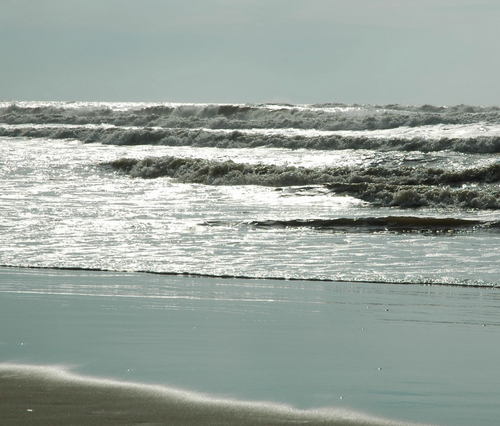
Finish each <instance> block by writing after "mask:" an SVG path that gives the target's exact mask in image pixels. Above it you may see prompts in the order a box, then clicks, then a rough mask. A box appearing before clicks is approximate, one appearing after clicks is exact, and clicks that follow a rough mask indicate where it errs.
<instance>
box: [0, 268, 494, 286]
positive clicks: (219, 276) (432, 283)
mask: <svg viewBox="0 0 500 426" xmlns="http://www.w3.org/2000/svg"><path fill="white" fill-rule="evenodd" d="M0 268H10V269H35V270H37V269H38V270H52V271H74V272H78V271H82V272H105V273H134V274H149V275H162V276H174V277H186V278H213V279H234V280H262V281H265V280H269V281H311V282H324V283H352V284H387V285H419V286H442V287H464V288H495V289H500V284H494V283H484V284H481V283H471V284H466V283H453V282H451V283H447V282H439V281H426V282H418V281H408V280H407V281H404V280H401V281H384V280H356V279H342V278H315V277H311V278H298V277H274V276H263V277H259V276H251V275H231V274H206V273H200V272H176V271H148V270H140V269H139V270H117V269H105V268H90V267H89V268H85V267H81V266H33V265H28V266H25V265H2V264H0Z"/></svg>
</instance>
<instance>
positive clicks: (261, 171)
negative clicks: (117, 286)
mask: <svg viewBox="0 0 500 426" xmlns="http://www.w3.org/2000/svg"><path fill="white" fill-rule="evenodd" d="M102 166H104V167H106V168H111V169H113V170H117V171H120V172H124V173H126V174H128V175H130V176H132V177H140V178H158V177H170V178H173V179H176V180H177V181H179V182H183V183H198V184H205V185H263V186H275V187H282V186H298V185H318V184H319V185H325V186H326V187H327V188H328V189H329V190H331V191H332V192H334V193H335V194H347V195H350V196H353V197H355V198H359V199H361V200H364V201H368V202H370V203H372V204H373V205H375V206H399V207H404V208H415V207H422V206H434V207H439V206H455V207H460V208H473V209H500V188H499V187H498V185H495V184H496V183H498V182H499V181H500V163H498V162H496V163H492V164H490V165H487V166H483V167H476V168H467V169H463V170H445V169H439V168H418V167H398V168H395V167H382V166H380V167H366V168H352V167H351V168H350V167H329V168H328V167H327V168H314V169H309V168H304V167H293V166H277V165H265V164H243V163H235V162H233V161H230V160H229V161H212V160H205V159H199V158H179V157H170V156H166V157H156V158H153V157H149V158H145V159H132V158H121V159H118V160H115V161H112V162H106V163H102Z"/></svg>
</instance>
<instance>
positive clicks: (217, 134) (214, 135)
mask: <svg viewBox="0 0 500 426" xmlns="http://www.w3.org/2000/svg"><path fill="white" fill-rule="evenodd" d="M259 130H261V131H259ZM267 130H268V131H267V132H266V131H265V129H245V130H230V131H227V130H220V129H219V130H211V129H208V128H206V129H199V128H198V129H184V128H140V127H136V128H131V127H130V126H127V127H110V126H93V127H89V126H88V125H87V126H81V127H77V126H75V127H63V126H61V127H59V126H47V127H40V126H38V125H33V126H32V127H25V126H23V127H9V126H0V136H9V137H19V136H22V137H30V138H33V137H35V138H50V139H77V140H80V141H82V142H85V143H92V142H99V143H102V144H111V145H145V144H148V145H165V146H197V147H217V148H254V147H263V146H266V147H275V148H288V149H315V150H342V149H370V150H378V151H389V150H393V151H421V152H436V151H444V150H448V151H455V152H462V153H483V154H486V153H499V152H500V135H497V134H496V133H498V132H495V134H488V133H487V132H484V131H483V133H484V135H483V134H482V133H481V132H480V131H479V130H478V131H477V132H476V134H475V135H474V136H471V134H470V133H471V132H469V133H466V134H464V135H460V136H458V135H457V136H454V135H453V133H451V134H450V135H449V136H446V135H447V134H448V133H450V132H448V133H447V132H446V130H448V129H440V128H436V129H434V130H435V131H436V132H435V133H437V132H438V131H441V132H442V133H443V136H442V137H436V135H433V136H432V137H429V135H428V134H427V133H426V132H425V131H423V130H422V134H418V132H415V131H413V132H408V133H407V134H404V133H403V132H401V131H400V132H392V133H386V134H380V132H379V133H376V132H375V131H357V132H350V133H348V132H345V131H344V134H339V133H337V134H335V133H332V132H326V131H309V132H306V131H300V130H298V129H295V131H294V129H283V131H282V132H276V131H274V132H273V131H272V129H267ZM425 130H428V129H425ZM456 133H459V132H458V131H457V132H456Z"/></svg>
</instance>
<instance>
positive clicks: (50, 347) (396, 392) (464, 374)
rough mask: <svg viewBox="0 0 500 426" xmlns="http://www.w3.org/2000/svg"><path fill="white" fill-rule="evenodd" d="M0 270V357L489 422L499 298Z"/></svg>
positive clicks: (434, 418)
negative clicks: (4, 326)
mask: <svg viewBox="0 0 500 426" xmlns="http://www.w3.org/2000/svg"><path fill="white" fill-rule="evenodd" d="M0 274H1V275H0V292H1V293H0V304H1V306H0V317H1V318H0V320H1V323H2V324H9V327H7V328H4V329H3V331H2V336H1V341H0V347H1V348H2V360H3V361H8V362H16V363H25V364H42V365H43V364H45V365H66V366H70V367H71V368H72V369H73V371H75V372H77V373H81V374H88V375H93V376H100V377H109V378H115V379H121V380H127V381H133V382H141V383H154V384H163V385H167V386H173V387H176V388H181V389H189V390H192V391H198V392H203V393H207V394H210V395H214V396H219V397H231V398H237V399H241V400H260V401H273V402H278V403H286V404H291V405H293V406H295V407H297V408H319V407H340V408H346V409H352V410H355V411H362V412H367V413H371V414H373V415H377V416H382V417H385V418H392V419H401V420H406V421H418V422H428V423H437V424H449V425H459V424H463V425H468V424H494V423H495V421H496V419H497V418H498V415H499V411H498V404H497V401H498V398H499V397H500V391H499V389H500V388H499V387H498V383H500V374H498V373H497V372H498V368H496V367H497V366H496V364H497V359H498V356H500V345H499V344H498V342H499V340H498V339H497V337H498V336H497V335H498V331H499V326H500V317H499V316H498V309H499V308H500V296H499V295H498V294H497V293H498V290H495V289H468V288H447V287H429V286H411V287H408V286H405V285H380V284H354V283H336V284H335V283H314V282H306V281H303V282H301V281H296V282H295V281H294V282H290V281H268V280H233V279H225V280H224V279H207V278H188V277H165V276H154V275H153V276H152V275H148V274H131V273H103V272H100V273H99V272H85V271H80V272H77V271H39V270H23V269H9V268H8V269H5V268H3V269H1V270H0Z"/></svg>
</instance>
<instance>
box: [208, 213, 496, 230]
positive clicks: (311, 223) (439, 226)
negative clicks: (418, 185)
mask: <svg viewBox="0 0 500 426" xmlns="http://www.w3.org/2000/svg"><path fill="white" fill-rule="evenodd" d="M227 224H228V223H227V222H224V221H218V220H213V221H207V222H205V223H204V225H206V226H220V225H227ZM237 225H245V226H254V227H258V228H312V229H316V230H324V231H332V230H333V231H340V232H380V231H388V232H398V233H399V232H401V233H407V232H419V233H442V232H446V233H450V232H457V231H466V230H469V231H475V230H500V222H498V221H481V220H471V219H458V218H452V217H446V218H440V217H422V216H386V217H356V218H345V217H341V218H335V219H292V220H277V219H272V220H256V221H250V222H244V223H238V224H237Z"/></svg>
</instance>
